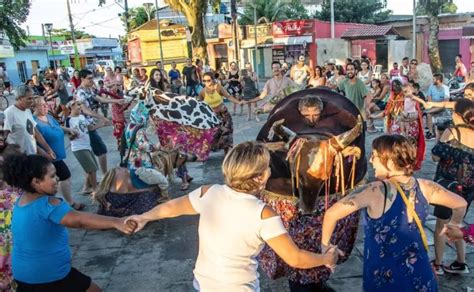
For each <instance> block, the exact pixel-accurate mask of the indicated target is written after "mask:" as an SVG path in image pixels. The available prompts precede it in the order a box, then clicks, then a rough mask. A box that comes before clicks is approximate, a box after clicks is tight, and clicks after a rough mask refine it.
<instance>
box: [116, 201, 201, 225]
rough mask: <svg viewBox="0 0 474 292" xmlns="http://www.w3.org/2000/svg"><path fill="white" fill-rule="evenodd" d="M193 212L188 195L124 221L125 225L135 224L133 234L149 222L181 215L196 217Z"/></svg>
mask: <svg viewBox="0 0 474 292" xmlns="http://www.w3.org/2000/svg"><path fill="white" fill-rule="evenodd" d="M197 214H198V213H197V212H196V210H194V208H193V206H192V204H191V201H190V199H189V195H186V196H182V197H179V198H176V199H174V200H171V201H168V202H166V203H163V204H159V205H158V206H156V207H155V208H153V209H151V210H150V211H148V212H146V213H143V214H141V215H134V216H130V217H128V218H127V219H126V220H125V223H127V222H129V221H134V222H136V223H137V228H136V229H135V231H134V232H138V231H140V230H142V229H143V227H145V225H146V224H147V223H148V222H150V221H156V220H160V219H165V218H174V217H179V216H183V215H197Z"/></svg>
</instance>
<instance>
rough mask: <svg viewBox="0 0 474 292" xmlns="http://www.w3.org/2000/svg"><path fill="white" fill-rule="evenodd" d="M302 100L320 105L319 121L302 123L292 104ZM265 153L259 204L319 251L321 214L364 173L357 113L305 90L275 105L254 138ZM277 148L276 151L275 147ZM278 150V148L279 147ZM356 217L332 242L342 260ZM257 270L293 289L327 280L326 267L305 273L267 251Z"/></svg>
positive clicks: (328, 95) (328, 94)
mask: <svg viewBox="0 0 474 292" xmlns="http://www.w3.org/2000/svg"><path fill="white" fill-rule="evenodd" d="M307 95H313V96H318V97H319V98H321V100H322V101H323V109H322V111H321V116H320V118H319V121H318V122H317V123H315V124H310V123H309V122H306V120H305V118H304V117H303V116H302V115H301V114H300V113H299V110H298V103H299V100H300V99H301V98H302V97H305V96H307ZM257 140H259V141H262V142H265V143H267V145H268V146H269V148H270V150H271V162H270V167H271V170H272V173H271V177H270V179H269V180H268V183H267V187H266V191H264V192H263V194H262V199H263V200H264V201H266V202H267V203H269V204H270V205H271V206H272V207H273V208H274V209H275V210H276V211H277V212H278V213H279V214H280V216H281V217H282V219H283V222H284V225H285V227H286V228H287V230H288V232H289V234H290V236H291V237H292V238H293V240H294V241H295V243H296V244H297V245H298V246H299V247H300V248H303V249H306V250H310V251H313V252H321V247H320V242H321V228H322V221H323V217H324V213H325V210H327V209H328V208H329V207H330V206H331V205H332V204H334V203H335V202H337V200H338V199H340V198H341V197H342V196H344V195H345V194H347V193H348V192H349V191H350V189H351V188H353V187H355V186H356V185H357V184H359V183H361V182H362V180H363V179H364V177H365V174H366V171H367V160H366V157H365V136H364V131H363V123H362V120H361V118H360V113H359V111H358V109H357V108H356V107H355V106H354V104H352V102H351V101H349V100H348V99H347V98H345V97H344V96H342V95H340V94H337V93H335V92H332V91H330V90H325V89H307V90H303V91H299V92H296V93H293V94H291V95H289V96H287V97H286V98H285V99H283V100H282V101H280V102H279V103H278V104H277V105H276V106H275V108H274V109H273V111H272V112H271V113H270V115H269V117H268V121H267V122H266V124H265V125H264V126H263V128H262V129H261V131H260V132H259V134H258V136H257ZM275 145H277V146H275ZM282 146H283V147H282ZM358 222H359V214H358V213H354V214H352V215H351V216H348V217H346V218H345V219H343V220H340V221H339V222H338V224H337V226H336V231H335V232H334V235H333V238H332V242H334V243H337V244H338V247H339V248H340V249H341V250H342V251H344V253H345V256H344V257H342V258H341V261H342V262H343V261H345V260H346V259H347V257H348V256H349V255H350V253H351V251H352V248H353V247H354V243H355V239H356V235H357V229H358ZM259 260H260V265H261V267H262V269H263V270H264V271H265V272H266V273H267V274H268V275H269V276H270V277H271V278H273V279H275V278H279V277H283V276H286V277H288V278H289V280H290V281H292V282H296V283H299V284H309V283H320V282H325V281H327V280H328V279H329V276H330V271H329V269H327V268H326V267H317V268H313V269H309V270H299V269H294V268H291V267H289V266H288V265H286V264H285V263H284V262H283V260H281V259H280V258H279V257H278V256H277V255H276V254H275V253H274V252H273V250H272V249H270V248H269V247H268V246H266V247H265V248H264V250H263V251H262V252H261V254H260V256H259Z"/></svg>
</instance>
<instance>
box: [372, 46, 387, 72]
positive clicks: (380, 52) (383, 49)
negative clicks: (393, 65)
mask: <svg viewBox="0 0 474 292" xmlns="http://www.w3.org/2000/svg"><path fill="white" fill-rule="evenodd" d="M375 56H376V58H377V60H376V61H377V62H376V64H377V65H382V67H383V68H388V41H386V40H377V41H376V43H375Z"/></svg>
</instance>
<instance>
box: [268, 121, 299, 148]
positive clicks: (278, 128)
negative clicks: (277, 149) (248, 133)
mask: <svg viewBox="0 0 474 292" xmlns="http://www.w3.org/2000/svg"><path fill="white" fill-rule="evenodd" d="M284 122H285V119H281V120H278V121H276V122H274V123H273V125H272V127H271V129H270V131H269V133H268V139H270V140H272V139H273V137H274V135H275V134H276V135H277V136H278V137H279V138H281V139H282V140H283V141H285V142H286V143H287V145H290V144H291V143H292V142H293V140H295V138H296V136H297V135H298V134H296V133H295V132H293V131H292V130H290V129H288V128H287V127H285V126H283V123H284Z"/></svg>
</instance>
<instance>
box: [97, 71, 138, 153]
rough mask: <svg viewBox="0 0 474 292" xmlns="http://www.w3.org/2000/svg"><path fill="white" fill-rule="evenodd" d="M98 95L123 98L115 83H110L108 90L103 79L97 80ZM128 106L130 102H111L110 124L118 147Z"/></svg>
mask: <svg viewBox="0 0 474 292" xmlns="http://www.w3.org/2000/svg"><path fill="white" fill-rule="evenodd" d="M99 95H100V96H104V97H106V96H110V98H112V99H123V96H122V95H121V94H120V91H119V90H118V85H117V84H112V85H110V90H107V89H106V88H105V86H104V81H102V80H99ZM129 107H130V103H124V104H120V103H113V104H112V125H113V126H114V132H113V135H114V137H115V139H117V148H118V147H120V139H121V137H122V135H123V132H124V131H125V127H126V124H125V123H126V120H125V111H126V110H127V109H128V108H129Z"/></svg>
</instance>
